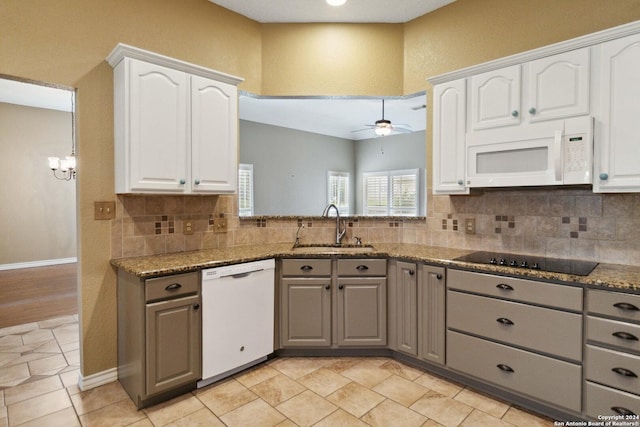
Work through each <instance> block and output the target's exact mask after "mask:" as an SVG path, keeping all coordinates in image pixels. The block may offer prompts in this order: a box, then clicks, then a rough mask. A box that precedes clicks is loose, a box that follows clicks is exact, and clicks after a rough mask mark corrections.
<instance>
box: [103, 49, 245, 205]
mask: <svg viewBox="0 0 640 427" xmlns="http://www.w3.org/2000/svg"><path fill="white" fill-rule="evenodd" d="M107 60H108V61H109V63H110V64H111V65H112V66H113V67H114V102H115V105H114V116H115V117H114V125H115V141H114V147H115V189H116V193H162V194H197V193H210V194H218V193H233V192H235V191H236V187H237V146H238V92H237V84H238V83H239V82H240V81H242V80H241V79H239V78H237V77H233V76H229V75H226V74H222V73H218V72H216V71H213V70H209V69H206V68H203V67H199V66H196V65H193V64H188V63H185V62H182V61H178V60H175V59H172V58H168V57H164V56H161V55H157V54H153V53H150V52H146V51H143V50H140V49H136V48H132V47H130V46H126V45H118V46H117V47H116V49H114V51H113V52H112V53H111V55H109V57H108V58H107Z"/></svg>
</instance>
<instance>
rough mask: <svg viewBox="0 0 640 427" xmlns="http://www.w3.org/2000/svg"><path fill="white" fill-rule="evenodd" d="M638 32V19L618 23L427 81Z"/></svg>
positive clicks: (453, 77) (457, 76) (434, 82)
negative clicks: (622, 23)
mask: <svg viewBox="0 0 640 427" xmlns="http://www.w3.org/2000/svg"><path fill="white" fill-rule="evenodd" d="M636 33H640V21H635V22H631V23H629V24H624V25H620V26H618V27H613V28H608V29H606V30H602V31H598V32H595V33H592V34H587V35H585V36H581V37H576V38H574V39H570V40H565V41H562V42H559V43H555V44H551V45H548V46H544V47H540V48H538V49H533V50H528V51H526V52H522V53H517V54H515V55H511V56H505V57H504V58H500V59H496V60H494V61H489V62H484V63H482V64H478V65H473V66H471V67H467V68H462V69H460V70H456V71H451V72H449V73H445V74H440V75H438V76H434V77H429V78H428V79H427V81H428V82H429V83H431V84H432V85H434V86H435V85H438V84H440V83H445V82H449V81H452V80H457V79H461V78H464V77H470V76H472V75H474V74H480V73H484V72H487V71H493V70H497V69H500V68H504V67H509V66H511V65H518V64H523V63H525V62H529V61H533V60H536V59H540V58H544V57H547V56H551V55H556V54H559V53H563V52H568V51H570V50H575V49H581V48H583V47H589V46H593V45H596V44H599V43H604V42H608V41H610V40H615V39H619V38H622V37H626V36H630V35H632V34H636Z"/></svg>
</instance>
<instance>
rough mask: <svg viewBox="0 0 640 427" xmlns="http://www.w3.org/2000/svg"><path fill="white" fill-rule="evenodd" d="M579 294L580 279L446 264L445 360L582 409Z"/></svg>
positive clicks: (544, 398) (473, 373) (492, 380)
mask: <svg viewBox="0 0 640 427" xmlns="http://www.w3.org/2000/svg"><path fill="white" fill-rule="evenodd" d="M534 288H535V289H537V292H535V293H533V294H532V289H534ZM530 296H531V297H530ZM582 300H583V290H582V288H580V287H572V286H561V285H555V284H551V283H545V282H538V281H532V280H523V279H515V278H510V277H502V276H497V275H491V274H484V273H475V272H468V271H460V270H448V272H447V366H448V367H449V368H452V369H454V370H457V371H460V372H463V373H465V374H468V375H471V376H473V377H476V378H479V379H481V380H483V381H486V382H489V383H492V384H495V385H498V386H501V387H504V388H506V389H508V390H512V391H515V392H517V393H521V394H523V395H526V396H528V397H530V398H533V399H536V400H539V401H541V402H545V403H546V404H548V405H553V406H556V407H558V408H561V409H563V410H566V409H568V410H570V411H574V412H575V413H581V411H582V393H581V390H582V348H583V343H582V328H583V321H582Z"/></svg>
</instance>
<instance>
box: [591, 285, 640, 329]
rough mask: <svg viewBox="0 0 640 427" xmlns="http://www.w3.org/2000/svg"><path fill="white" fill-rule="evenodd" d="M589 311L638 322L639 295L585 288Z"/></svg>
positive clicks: (639, 310)
mask: <svg viewBox="0 0 640 427" xmlns="http://www.w3.org/2000/svg"><path fill="white" fill-rule="evenodd" d="M587 310H588V311H589V313H594V314H603V315H605V316H611V317H618V318H620V319H625V320H631V321H634V322H640V295H635V294H625V293H623V292H610V291H598V290H593V289H589V290H587Z"/></svg>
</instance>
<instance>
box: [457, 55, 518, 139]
mask: <svg viewBox="0 0 640 427" xmlns="http://www.w3.org/2000/svg"><path fill="white" fill-rule="evenodd" d="M520 68H521V67H520V65H514V66H511V67H507V68H502V69H500V70H495V71H489V72H486V73H482V74H477V75H475V76H472V77H471V78H470V91H471V93H470V97H469V112H470V117H469V118H470V127H471V130H481V129H490V128H496V127H502V126H513V125H518V124H520V103H521V102H520V82H521V72H520Z"/></svg>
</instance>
